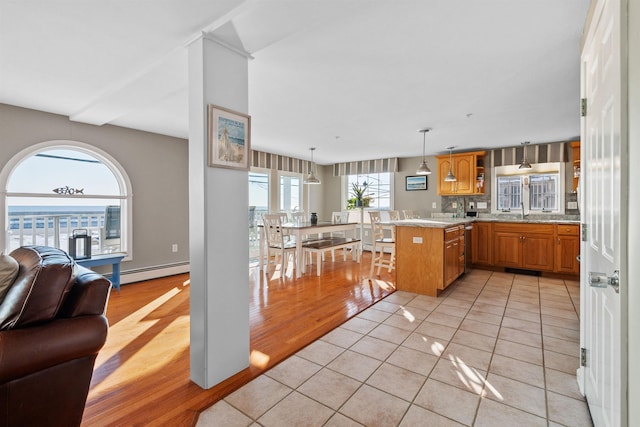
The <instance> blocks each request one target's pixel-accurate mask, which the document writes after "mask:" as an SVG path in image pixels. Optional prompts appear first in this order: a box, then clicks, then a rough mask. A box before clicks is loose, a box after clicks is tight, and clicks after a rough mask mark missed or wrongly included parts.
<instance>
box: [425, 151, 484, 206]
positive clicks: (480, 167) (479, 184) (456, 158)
mask: <svg viewBox="0 0 640 427" xmlns="http://www.w3.org/2000/svg"><path fill="white" fill-rule="evenodd" d="M485 153H486V152H485V151H474V152H470V153H457V154H452V155H451V162H450V161H449V155H446V156H444V155H443V156H436V159H437V160H438V194H439V195H440V196H458V195H473V194H484V178H485V175H484V155H485ZM450 163H452V171H453V174H454V175H455V176H456V181H455V182H445V180H444V178H445V177H446V176H447V174H448V173H449V164H450Z"/></svg>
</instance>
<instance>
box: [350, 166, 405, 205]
mask: <svg viewBox="0 0 640 427" xmlns="http://www.w3.org/2000/svg"><path fill="white" fill-rule="evenodd" d="M345 182H346V193H345V194H346V196H347V200H346V204H345V206H346V207H348V208H353V207H355V206H354V200H353V191H352V188H353V184H357V185H360V186H362V185H364V184H365V183H366V187H367V188H366V191H365V193H364V197H365V199H368V200H367V203H366V204H365V207H370V208H376V209H382V210H389V209H392V206H393V174H392V173H390V172H382V173H370V174H362V175H347V179H346V180H345Z"/></svg>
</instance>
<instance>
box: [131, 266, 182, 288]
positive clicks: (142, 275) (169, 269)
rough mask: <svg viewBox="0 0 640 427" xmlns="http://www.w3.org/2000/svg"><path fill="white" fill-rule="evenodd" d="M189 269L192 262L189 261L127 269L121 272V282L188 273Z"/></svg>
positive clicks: (133, 281)
mask: <svg viewBox="0 0 640 427" xmlns="http://www.w3.org/2000/svg"><path fill="white" fill-rule="evenodd" d="M189 270H190V264H189V263H188V262H185V263H180V264H170V265H157V266H153V267H147V268H140V269H136V270H127V271H123V272H121V273H120V284H122V285H126V284H127V283H135V282H142V281H144V280H151V279H158V278H160V277H166V276H173V275H176V274H183V273H188V272H189Z"/></svg>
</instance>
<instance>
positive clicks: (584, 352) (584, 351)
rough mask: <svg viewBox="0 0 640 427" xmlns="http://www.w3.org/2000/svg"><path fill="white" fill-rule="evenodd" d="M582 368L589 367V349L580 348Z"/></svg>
mask: <svg viewBox="0 0 640 427" xmlns="http://www.w3.org/2000/svg"><path fill="white" fill-rule="evenodd" d="M580 366H587V349H586V348H584V347H581V348H580Z"/></svg>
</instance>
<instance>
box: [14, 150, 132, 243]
mask: <svg viewBox="0 0 640 427" xmlns="http://www.w3.org/2000/svg"><path fill="white" fill-rule="evenodd" d="M42 145H43V146H45V148H42V149H37V148H36V149H30V150H29V152H28V153H26V154H24V155H20V154H19V155H18V156H16V158H14V159H13V160H12V161H13V162H15V167H13V168H11V169H10V173H8V174H7V181H6V182H7V184H6V188H7V192H6V193H5V194H6V198H5V206H6V219H7V224H6V230H7V233H6V240H5V242H4V246H5V248H4V249H5V250H7V251H11V250H13V249H15V248H16V247H19V246H23V245H46V246H53V247H58V248H61V249H63V250H68V242H69V237H70V236H71V235H72V234H73V233H74V232H75V231H76V230H78V229H82V230H83V231H86V232H87V234H88V235H89V236H90V237H91V245H92V249H91V253H92V254H102V253H113V252H118V253H127V251H128V247H129V241H130V236H131V229H130V227H131V221H130V210H131V196H130V184H128V183H129V181H128V178H127V177H126V175H124V171H122V170H121V168H120V166H119V165H117V164H116V162H115V161H114V160H113V159H110V158H108V157H107V155H106V154H104V153H102V152H99V151H98V150H97V149H94V148H93V147H89V146H87V145H86V144H82V143H77V142H73V141H65V145H55V144H49V143H43V144H42Z"/></svg>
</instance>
